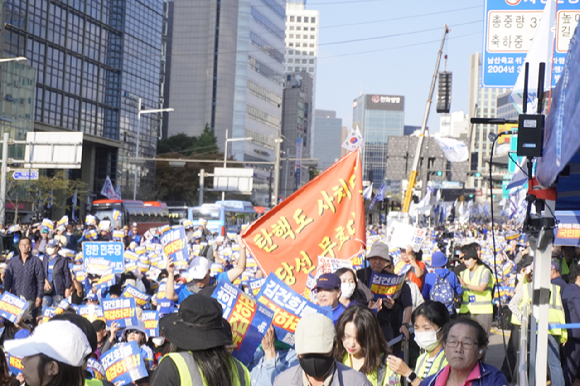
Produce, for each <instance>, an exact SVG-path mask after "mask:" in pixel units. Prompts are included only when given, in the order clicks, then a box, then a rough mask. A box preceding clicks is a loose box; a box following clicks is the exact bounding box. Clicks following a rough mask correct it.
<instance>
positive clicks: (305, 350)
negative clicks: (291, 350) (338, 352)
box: [295, 313, 336, 355]
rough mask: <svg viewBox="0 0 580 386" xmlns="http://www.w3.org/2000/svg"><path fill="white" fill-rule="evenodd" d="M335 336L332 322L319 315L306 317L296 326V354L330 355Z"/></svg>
mask: <svg viewBox="0 0 580 386" xmlns="http://www.w3.org/2000/svg"><path fill="white" fill-rule="evenodd" d="M335 336H336V332H335V329H334V324H333V323H332V320H330V319H329V318H327V317H326V316H324V315H322V314H317V313H313V314H308V315H305V316H304V317H303V318H302V319H300V321H299V322H298V324H297V326H296V333H295V345H296V354H298V355H304V354H328V353H329V352H331V351H332V348H333V346H334V338H335Z"/></svg>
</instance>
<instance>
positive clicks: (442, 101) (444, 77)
mask: <svg viewBox="0 0 580 386" xmlns="http://www.w3.org/2000/svg"><path fill="white" fill-rule="evenodd" d="M450 110H451V72H448V71H443V72H440V73H439V89H438V92H437V113H444V114H449V111H450Z"/></svg>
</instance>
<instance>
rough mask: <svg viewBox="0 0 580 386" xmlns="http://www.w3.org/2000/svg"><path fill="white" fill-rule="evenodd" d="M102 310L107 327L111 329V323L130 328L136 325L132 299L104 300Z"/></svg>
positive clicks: (133, 300)
mask: <svg viewBox="0 0 580 386" xmlns="http://www.w3.org/2000/svg"><path fill="white" fill-rule="evenodd" d="M103 310H104V312H105V320H106V321H107V327H111V324H112V323H119V326H120V327H131V326H136V325H137V324H138V321H137V315H136V312H135V299H133V298H118V299H104V300H103Z"/></svg>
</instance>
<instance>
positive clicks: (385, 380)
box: [342, 353, 401, 386]
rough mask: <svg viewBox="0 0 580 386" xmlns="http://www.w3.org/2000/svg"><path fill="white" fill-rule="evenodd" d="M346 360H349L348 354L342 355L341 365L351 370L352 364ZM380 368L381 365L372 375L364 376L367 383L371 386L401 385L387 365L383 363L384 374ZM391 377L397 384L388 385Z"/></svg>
mask: <svg viewBox="0 0 580 386" xmlns="http://www.w3.org/2000/svg"><path fill="white" fill-rule="evenodd" d="M348 360H349V356H348V353H344V355H343V357H342V363H343V364H344V365H346V366H348V367H350V368H352V362H350V363H349V362H347V361H348ZM380 368H381V365H379V367H378V368H376V369H375V371H373V372H372V373H370V374H366V377H367V379H368V380H369V382H370V383H371V384H372V385H373V386H389V385H393V386H400V385H401V377H400V375H398V374H397V373H395V372H394V371H393V370H391V369H390V367H389V365H387V364H386V363H385V366H384V369H385V372H384V373H383V372H382V371H379V369H380ZM391 377H393V378H397V379H398V382H397V383H389V380H390V379H391Z"/></svg>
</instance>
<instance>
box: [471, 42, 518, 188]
mask: <svg viewBox="0 0 580 386" xmlns="http://www.w3.org/2000/svg"><path fill="white" fill-rule="evenodd" d="M469 65H470V67H469V118H472V117H481V118H495V117H497V97H498V96H499V95H502V94H505V93H507V92H510V91H511V90H510V89H507V88H484V87H482V85H481V54H480V53H479V52H477V53H475V54H472V55H471V57H470V61H469ZM474 126H475V127H474V128H473V137H472V141H471V148H472V165H473V167H475V168H476V169H475V170H477V171H478V172H479V173H486V174H489V164H488V163H487V160H489V155H490V152H491V141H490V140H489V139H488V134H489V133H490V132H493V133H497V130H498V127H497V125H480V124H478V125H474ZM476 160H477V163H476V162H475V161H476ZM475 170H474V171H475ZM474 182H475V187H477V188H479V189H482V188H483V187H485V184H484V182H483V180H482V179H477V180H475V181H474ZM495 186H496V184H495V183H494V187H495ZM499 187H501V181H500V182H499ZM483 191H487V189H483Z"/></svg>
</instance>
